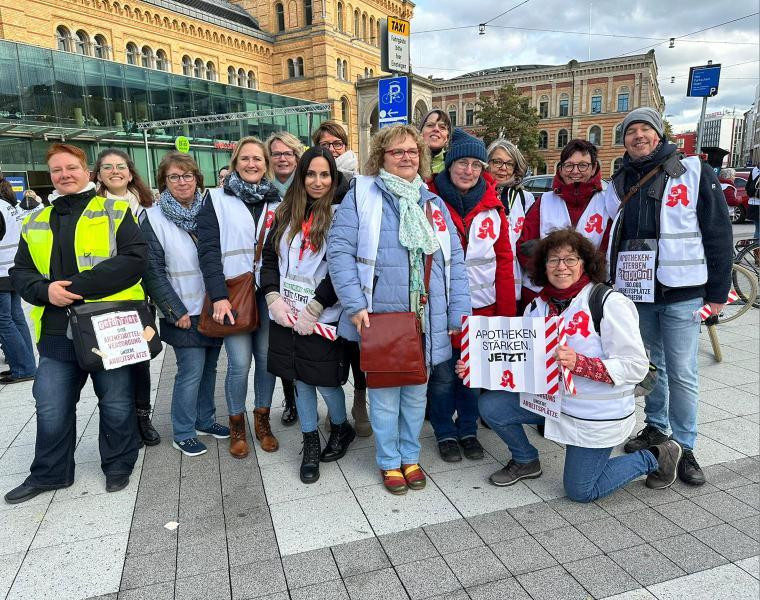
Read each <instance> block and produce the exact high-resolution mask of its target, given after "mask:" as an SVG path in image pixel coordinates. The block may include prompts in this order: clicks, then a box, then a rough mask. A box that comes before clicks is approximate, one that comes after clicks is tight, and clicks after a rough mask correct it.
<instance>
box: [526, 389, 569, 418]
mask: <svg viewBox="0 0 760 600" xmlns="http://www.w3.org/2000/svg"><path fill="white" fill-rule="evenodd" d="M561 400H562V398H561V397H560V396H559V395H554V396H550V395H549V394H520V406H521V407H523V408H524V409H525V410H529V411H530V412H532V413H536V414H537V415H541V416H542V417H544V418H546V419H549V420H550V421H559V413H560V412H561V409H562V402H561Z"/></svg>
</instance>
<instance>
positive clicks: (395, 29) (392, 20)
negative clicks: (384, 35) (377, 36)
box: [388, 17, 409, 37]
mask: <svg viewBox="0 0 760 600" xmlns="http://www.w3.org/2000/svg"><path fill="white" fill-rule="evenodd" d="M388 34H390V35H402V36H404V37H409V21H405V20H404V19H398V18H396V17H388Z"/></svg>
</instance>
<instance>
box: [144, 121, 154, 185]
mask: <svg viewBox="0 0 760 600" xmlns="http://www.w3.org/2000/svg"><path fill="white" fill-rule="evenodd" d="M143 143H144V144H145V160H146V163H147V165H148V187H149V188H151V189H153V165H152V164H151V161H150V149H149V148H148V130H147V129H143Z"/></svg>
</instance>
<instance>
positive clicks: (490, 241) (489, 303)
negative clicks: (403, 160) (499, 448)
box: [428, 129, 516, 462]
mask: <svg viewBox="0 0 760 600" xmlns="http://www.w3.org/2000/svg"><path fill="white" fill-rule="evenodd" d="M485 164H486V146H485V144H484V143H483V142H482V141H480V140H479V139H477V138H475V137H473V136H471V135H469V134H468V133H466V132H464V131H463V130H461V129H455V130H454V133H453V135H452V136H451V144H450V145H449V150H448V152H447V153H446V168H445V169H444V170H443V171H442V172H441V173H439V174H438V175H436V176H435V177H434V178H433V179H432V180H431V181H430V182H429V183H428V187H429V188H430V191H431V192H433V193H434V194H437V195H439V196H440V197H441V198H442V199H443V201H444V202H445V203H446V208H448V209H449V213H450V215H451V220H452V221H453V222H454V227H456V230H457V233H458V234H459V239H460V240H461V242H462V248H463V249H464V253H465V260H464V264H465V268H466V269H467V278H468V280H469V292H470V302H471V304H472V311H473V314H476V315H483V316H487V317H497V316H499V317H512V316H514V315H515V310H516V307H515V281H514V275H513V272H512V268H513V255H512V248H511V245H510V243H509V223H508V222H507V217H506V214H505V211H504V206H503V205H502V203H501V201H500V200H499V198H498V197H497V196H496V190H495V188H494V180H493V178H492V177H491V175H490V174H489V173H486V172H484V168H485ZM451 341H452V346H453V350H452V357H451V359H449V360H448V361H446V362H444V363H441V364H440V365H437V366H436V367H435V368H434V369H433V373H432V375H431V376H430V381H429V382H428V399H429V401H430V424H431V425H432V426H433V431H434V432H435V438H436V441H437V442H438V452H439V453H440V455H441V458H442V459H443V460H445V461H446V462H459V461H460V460H462V454H461V453H460V451H459V448H460V446H461V448H462V453H464V455H465V457H466V458H468V459H469V460H480V459H482V458H483V446H481V445H480V442H479V441H478V438H477V433H478V396H479V395H480V390H479V389H477V388H469V387H467V386H465V385H464V384H463V383H462V382H461V381H459V379H457V376H456V374H455V373H454V365H455V363H456V361H457V360H458V359H459V356H460V353H461V351H460V340H459V336H453V337H452V340H451ZM454 413H456V420H454Z"/></svg>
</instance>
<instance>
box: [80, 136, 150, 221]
mask: <svg viewBox="0 0 760 600" xmlns="http://www.w3.org/2000/svg"><path fill="white" fill-rule="evenodd" d="M109 154H115V155H116V156H118V157H119V158H120V159H121V160H123V161H124V162H125V163H126V165H127V168H128V169H129V174H130V175H131V176H132V181H130V182H129V184H128V185H127V189H128V190H129V191H130V192H132V193H133V194H134V195H135V196H137V202H138V203H139V204H140V206H144V207H145V208H150V207H151V206H153V194H151V193H150V188H148V186H147V185H145V182H144V181H143V180H142V178H141V177H140V174H139V173H138V172H137V169H136V168H135V163H134V161H133V160H132V159H131V158H130V157H129V154H127V153H126V152H123V151H122V150H117V149H116V148H106V149H105V150H103V151H102V152H101V153H100V154H98V158H97V159H96V160H95V166H94V167H93V168H92V173H91V174H90V180H91V181H94V182H95V184H96V185H97V186H98V187H97V190H96V191H97V193H98V194H100V195H101V196H105V195H106V192H107V191H108V188H107V187H106V184H105V183H103V182H102V181H99V180H98V173H100V166H101V165H102V164H103V159H104V158H105V157H106V156H108V155H109Z"/></svg>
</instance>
